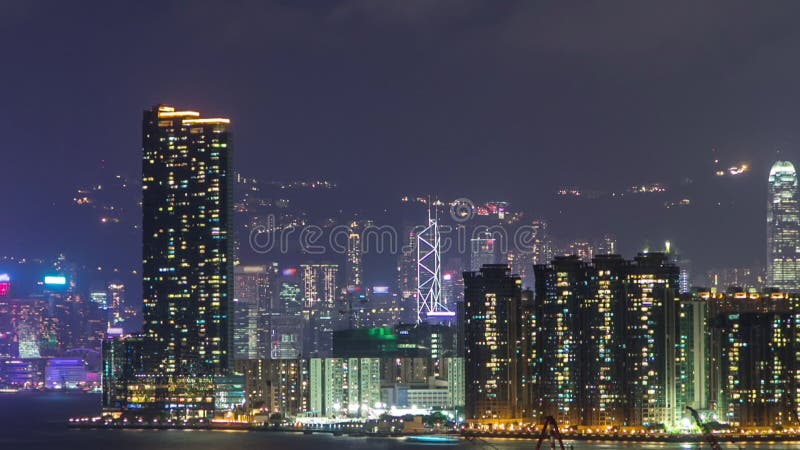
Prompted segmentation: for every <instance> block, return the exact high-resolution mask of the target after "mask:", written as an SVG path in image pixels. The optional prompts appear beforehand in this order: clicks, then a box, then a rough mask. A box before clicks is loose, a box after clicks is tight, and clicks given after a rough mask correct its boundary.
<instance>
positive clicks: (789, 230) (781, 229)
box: [767, 161, 800, 290]
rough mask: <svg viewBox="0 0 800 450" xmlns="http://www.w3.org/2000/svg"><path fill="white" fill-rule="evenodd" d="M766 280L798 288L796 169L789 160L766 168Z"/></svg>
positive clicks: (799, 228) (799, 235)
mask: <svg viewBox="0 0 800 450" xmlns="http://www.w3.org/2000/svg"><path fill="white" fill-rule="evenodd" d="M767 284H768V285H769V286H770V287H776V288H779V289H783V290H797V289H800V211H799V210H798V204H797V173H796V172H795V170H794V165H792V163H790V162H788V161H778V162H776V163H775V164H773V165H772V169H770V171H769V199H768V203H767Z"/></svg>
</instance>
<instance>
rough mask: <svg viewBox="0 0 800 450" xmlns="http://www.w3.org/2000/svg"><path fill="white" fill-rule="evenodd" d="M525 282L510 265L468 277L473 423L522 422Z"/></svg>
mask: <svg viewBox="0 0 800 450" xmlns="http://www.w3.org/2000/svg"><path fill="white" fill-rule="evenodd" d="M521 302H522V281H521V280H520V278H519V277H517V276H513V275H511V273H510V270H509V268H508V266H506V265H486V266H483V267H482V268H481V270H480V271H479V272H464V303H465V311H466V324H465V338H464V340H465V345H466V349H465V351H466V356H465V358H464V367H465V384H466V397H465V400H466V401H465V403H466V410H465V418H466V419H467V420H486V419H489V420H491V419H494V420H508V419H522V418H525V417H526V416H525V415H524V414H525V411H527V410H528V409H529V408H530V405H526V404H524V401H523V399H522V398H521V397H520V385H521V381H520V370H521V368H520V345H519V344H520V339H521V332H522V327H521V323H520V322H521V320H520V317H521Z"/></svg>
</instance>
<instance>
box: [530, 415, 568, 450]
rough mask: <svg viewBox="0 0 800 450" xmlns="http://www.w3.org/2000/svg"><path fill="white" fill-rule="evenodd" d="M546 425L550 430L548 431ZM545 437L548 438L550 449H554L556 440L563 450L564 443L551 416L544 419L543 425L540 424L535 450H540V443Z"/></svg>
mask: <svg viewBox="0 0 800 450" xmlns="http://www.w3.org/2000/svg"><path fill="white" fill-rule="evenodd" d="M548 425H549V426H550V429H549V430H548V428H547V427H548ZM546 437H549V438H550V448H551V449H552V450H555V448H556V439H557V440H558V445H559V446H561V450H565V449H564V441H562V440H561V433H560V432H559V431H558V424H557V423H556V419H554V418H553V416H547V417H545V418H544V424H542V432H541V433H540V434H539V441H538V442H536V450H541V448H542V441H544V439H545V438H546Z"/></svg>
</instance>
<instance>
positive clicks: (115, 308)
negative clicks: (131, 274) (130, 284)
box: [107, 281, 137, 327]
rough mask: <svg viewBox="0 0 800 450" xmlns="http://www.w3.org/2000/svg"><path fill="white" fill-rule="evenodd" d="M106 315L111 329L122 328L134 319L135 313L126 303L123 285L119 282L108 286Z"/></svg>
mask: <svg viewBox="0 0 800 450" xmlns="http://www.w3.org/2000/svg"><path fill="white" fill-rule="evenodd" d="M107 298H108V315H109V323H110V324H111V326H112V327H124V326H125V325H126V322H130V320H131V319H133V318H134V317H136V315H137V312H136V310H134V309H133V308H132V307H131V306H130V305H129V304H128V303H127V301H126V296H125V285H124V284H122V283H120V282H118V281H117V282H111V283H109V284H108V297H107Z"/></svg>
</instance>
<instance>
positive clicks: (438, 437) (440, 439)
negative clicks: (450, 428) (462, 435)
mask: <svg viewBox="0 0 800 450" xmlns="http://www.w3.org/2000/svg"><path fill="white" fill-rule="evenodd" d="M406 441H408V442H416V443H424V444H457V443H458V442H459V438H458V436H450V435H447V434H422V435H419V436H406Z"/></svg>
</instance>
